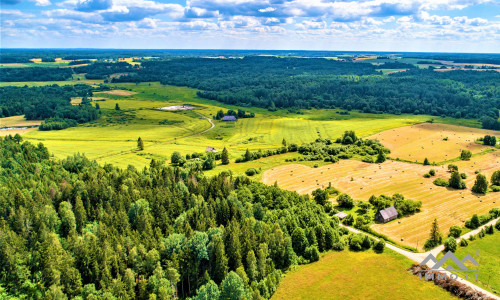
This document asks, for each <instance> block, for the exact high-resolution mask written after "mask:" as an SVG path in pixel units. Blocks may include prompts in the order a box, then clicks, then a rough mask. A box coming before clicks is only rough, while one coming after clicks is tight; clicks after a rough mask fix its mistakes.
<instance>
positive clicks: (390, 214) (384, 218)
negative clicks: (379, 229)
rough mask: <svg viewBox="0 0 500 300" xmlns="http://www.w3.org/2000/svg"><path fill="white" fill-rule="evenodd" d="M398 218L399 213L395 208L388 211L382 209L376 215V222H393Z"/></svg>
mask: <svg viewBox="0 0 500 300" xmlns="http://www.w3.org/2000/svg"><path fill="white" fill-rule="evenodd" d="M397 217H398V212H397V210H396V208H394V206H391V207H389V208H386V209H382V210H381V211H379V212H378V213H377V214H376V215H375V220H377V221H378V222H381V223H387V222H389V221H392V220H394V219H396V218H397Z"/></svg>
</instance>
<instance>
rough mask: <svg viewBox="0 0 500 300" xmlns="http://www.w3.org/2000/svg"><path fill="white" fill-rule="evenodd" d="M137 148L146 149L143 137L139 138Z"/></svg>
mask: <svg viewBox="0 0 500 300" xmlns="http://www.w3.org/2000/svg"><path fill="white" fill-rule="evenodd" d="M137 150H139V151H142V150H144V142H143V141H142V139H141V137H139V138H138V139H137Z"/></svg>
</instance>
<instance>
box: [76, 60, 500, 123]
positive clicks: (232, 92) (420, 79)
mask: <svg viewBox="0 0 500 300" xmlns="http://www.w3.org/2000/svg"><path fill="white" fill-rule="evenodd" d="M404 65H406V66H407V67H406V68H407V69H408V70H407V71H406V72H399V73H394V74H390V75H389V76H382V75H380V73H379V72H378V71H377V70H376V68H378V67H377V66H374V65H371V64H368V63H353V62H341V61H334V60H326V59H321V58H277V57H245V58H242V59H204V58H183V59H171V60H166V61H165V60H164V61H145V62H143V63H142V64H141V68H138V69H136V70H134V71H133V72H129V73H128V74H126V75H122V76H120V77H118V78H113V81H114V82H141V81H158V80H159V81H160V82H162V83H163V84H171V85H181V86H189V87H193V88H197V89H200V90H201V91H200V92H199V93H198V95H199V96H201V97H204V98H207V99H211V100H217V101H221V102H223V103H227V104H234V105H239V106H257V107H266V108H268V109H271V110H273V109H275V108H312V107H316V108H343V109H346V110H352V109H357V110H361V111H363V112H369V113H393V114H401V113H411V114H430V115H435V116H449V117H454V118H477V119H480V118H492V119H493V120H496V119H498V116H499V114H498V109H499V108H500V73H499V72H495V71H485V72H477V71H458V70H457V71H449V72H436V71H434V70H432V69H417V68H413V67H412V65H408V64H403V63H393V64H389V65H388V66H387V67H391V68H392V67H398V68H401V67H404ZM84 68H85V69H83V70H84V71H85V72H86V73H87V76H90V77H89V78H95V76H102V75H103V73H102V70H103V67H102V66H101V64H99V63H96V64H93V65H91V66H86V67H84ZM77 69H78V68H77ZM94 69H95V70H96V73H94V71H93V70H94ZM104 70H105V69H104ZM77 72H80V71H78V70H77ZM112 73H113V71H112V70H110V71H109V72H108V75H110V74H112Z"/></svg>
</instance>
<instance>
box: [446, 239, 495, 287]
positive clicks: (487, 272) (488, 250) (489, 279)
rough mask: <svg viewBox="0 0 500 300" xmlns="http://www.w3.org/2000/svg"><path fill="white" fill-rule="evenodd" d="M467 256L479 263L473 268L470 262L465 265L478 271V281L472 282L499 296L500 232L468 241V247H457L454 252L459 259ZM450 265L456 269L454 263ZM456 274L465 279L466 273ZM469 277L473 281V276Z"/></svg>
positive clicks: (458, 272) (459, 272)
mask: <svg viewBox="0 0 500 300" xmlns="http://www.w3.org/2000/svg"><path fill="white" fill-rule="evenodd" d="M467 254H470V255H472V256H473V257H474V258H475V259H476V260H477V262H478V263H479V266H474V265H473V264H471V263H470V262H469V263H466V264H465V265H466V266H467V267H468V268H469V269H471V270H478V271H479V272H478V273H479V275H478V276H477V279H478V280H477V281H475V280H472V282H473V283H474V284H477V285H478V286H480V287H482V288H484V289H487V290H489V291H491V292H493V293H495V294H496V295H498V294H500V232H498V231H497V230H495V233H494V234H493V235H489V234H487V235H486V236H485V237H484V238H482V239H477V240H475V241H469V246H467V247H460V246H459V247H458V249H457V251H456V252H455V255H456V256H457V257H458V258H459V259H462V258H463V257H465V256H466V255H467ZM450 265H451V266H452V267H453V268H454V269H457V268H458V267H457V266H456V265H455V264H454V263H450ZM456 273H457V274H458V275H459V276H461V277H464V278H465V275H466V272H461V271H457V272H456ZM469 277H470V278H472V279H473V278H474V275H473V274H470V275H469Z"/></svg>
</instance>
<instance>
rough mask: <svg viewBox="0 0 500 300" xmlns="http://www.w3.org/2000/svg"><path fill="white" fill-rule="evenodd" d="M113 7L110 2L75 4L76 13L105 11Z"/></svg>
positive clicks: (89, 0) (101, 0) (82, 2)
mask: <svg viewBox="0 0 500 300" xmlns="http://www.w3.org/2000/svg"><path fill="white" fill-rule="evenodd" d="M112 5H113V1H112V0H82V1H78V3H77V4H76V8H75V9H76V10H78V11H96V10H105V9H108V8H110V7H111V6H112Z"/></svg>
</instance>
